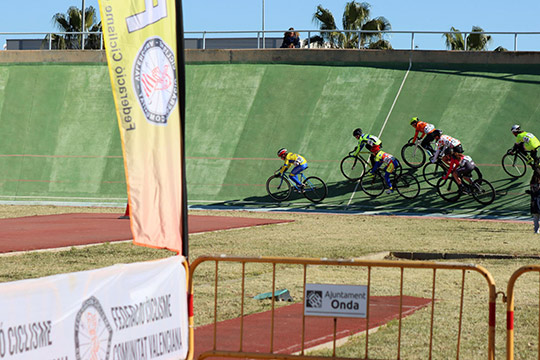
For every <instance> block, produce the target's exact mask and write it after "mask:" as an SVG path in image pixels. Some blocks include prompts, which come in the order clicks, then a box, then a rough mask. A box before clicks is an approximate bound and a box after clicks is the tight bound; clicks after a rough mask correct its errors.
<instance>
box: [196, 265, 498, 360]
mask: <svg viewBox="0 0 540 360" xmlns="http://www.w3.org/2000/svg"><path fill="white" fill-rule="evenodd" d="M204 262H214V263H215V267H214V312H213V318H214V321H213V346H212V350H210V351H205V352H203V353H201V354H200V355H199V356H198V359H205V358H209V357H227V358H253V359H312V360H313V359H329V358H331V359H341V358H339V357H337V356H336V342H337V341H336V340H337V339H336V331H335V328H336V326H335V325H334V334H333V339H332V344H333V345H332V354H333V355H332V356H331V357H328V356H308V355H306V354H305V344H304V341H305V318H306V316H305V315H303V320H302V321H303V324H302V334H301V336H302V343H301V351H300V352H299V353H294V354H283V353H276V352H275V351H274V347H273V344H274V337H275V330H274V329H275V325H274V324H275V297H274V296H272V297H271V298H272V300H271V326H270V327H271V329H270V347H269V351H265V352H246V351H244V350H243V338H244V317H245V316H246V314H245V312H244V297H245V266H246V264H248V263H266V264H270V265H271V266H272V292H271V294H275V293H276V265H283V264H295V265H301V266H302V267H303V286H304V292H303V294H305V289H306V278H307V268H308V266H315V265H321V266H334V267H363V268H366V270H367V284H366V285H367V314H366V322H367V323H368V324H369V321H370V314H369V307H370V306H369V302H370V289H371V286H372V284H371V270H372V268H396V269H400V273H401V276H400V289H399V304H400V305H399V306H400V310H399V319H398V338H397V344H396V346H397V358H398V359H399V358H401V334H402V322H401V318H402V311H403V308H402V304H403V297H404V294H403V284H404V276H403V272H404V269H432V270H433V279H432V287H431V292H432V296H431V322H430V324H429V326H430V339H429V358H431V357H432V352H433V325H434V309H435V301H436V300H437V299H436V298H435V288H436V281H435V279H436V274H437V271H438V270H441V269H446V270H461V272H462V276H461V295H460V296H461V298H460V305H459V323H458V325H457V326H458V332H457V339H456V354H457V358H458V359H459V353H460V344H461V334H462V326H463V324H462V320H463V301H464V286H465V285H464V284H465V273H466V272H467V271H470V272H476V273H479V274H480V275H481V276H483V277H484V278H485V280H486V281H487V286H488V288H487V291H488V294H489V304H487V305H488V306H487V307H486V308H487V309H488V311H487V313H486V318H487V320H488V334H487V335H488V344H487V347H488V349H487V358H488V359H489V360H493V359H494V358H495V309H496V305H495V301H496V290H495V282H494V280H493V277H492V276H491V274H490V273H489V272H487V271H486V270H485V269H484V268H483V267H481V266H476V265H470V264H457V263H437V262H427V261H383V260H381V261H376V260H354V259H353V260H326V259H308V258H282V257H236V256H202V257H199V258H197V259H196V260H195V261H194V262H193V263H192V264H191V266H190V274H189V275H190V276H189V289H190V296H193V289H194V282H193V276H194V273H195V271H196V269H197V268H198V266H199V265H200V264H202V263H204ZM224 262H229V263H231V262H233V263H238V264H241V266H242V277H241V290H240V294H241V295H239V296H240V298H241V304H240V326H239V334H238V335H239V341H240V343H239V348H238V351H231V350H224V349H220V348H219V347H218V345H217V343H218V339H217V323H218V321H217V319H218V279H219V270H220V269H219V264H220V263H224ZM302 296H303V298H302V302H305V299H304V295H302ZM336 321H337V320H336V318H334V324H335V323H336ZM190 325H193V324H192V323H190ZM366 329H369V326H367V327H366ZM195 336H196V335H195ZM368 339H369V330H366V332H365V350H364V352H365V354H364V358H365V359H368V358H369V341H368ZM190 345H192V344H190ZM192 351H193V349H192V346H190V353H192Z"/></svg>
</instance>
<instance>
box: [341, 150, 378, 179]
mask: <svg viewBox="0 0 540 360" xmlns="http://www.w3.org/2000/svg"><path fill="white" fill-rule="evenodd" d="M355 150H356V148H355V149H354V150H353V151H351V152H350V153H349V155H347V156H345V157H344V158H343V159H342V160H341V164H340V165H339V166H340V168H341V173H342V174H343V176H345V177H346V178H347V179H348V180H351V181H358V180H360V178H361V177H362V175H364V172H365V171H366V167H368V168H369V167H371V165H370V164H368V162H367V161H366V160H365V159H364V158H363V157H360V156H355V155H354V152H355Z"/></svg>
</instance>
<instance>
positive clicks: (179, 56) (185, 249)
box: [176, 0, 189, 259]
mask: <svg viewBox="0 0 540 360" xmlns="http://www.w3.org/2000/svg"><path fill="white" fill-rule="evenodd" d="M176 61H177V64H178V66H177V68H178V105H179V106H180V109H179V110H180V111H179V114H180V151H181V157H180V161H181V171H182V174H181V180H182V211H181V212H180V216H181V219H180V222H181V224H182V255H183V256H184V257H185V258H186V259H188V256H189V243H188V241H189V235H188V209H187V185H186V155H185V150H186V149H185V128H186V127H185V122H186V69H185V59H184V17H183V13H182V0H176Z"/></svg>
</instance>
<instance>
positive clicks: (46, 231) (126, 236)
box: [0, 214, 290, 253]
mask: <svg viewBox="0 0 540 360" xmlns="http://www.w3.org/2000/svg"><path fill="white" fill-rule="evenodd" d="M120 215H121V214H61V215H45V216H28V217H21V218H12V219H1V220H0V229H1V230H0V253H7V252H13V251H28V250H42V249H51V248H61V247H66V246H77V245H88V244H99V243H104V242H114V241H125V240H131V239H133V236H132V235H131V229H130V227H129V220H125V219H119V216H120ZM289 221H290V220H272V219H254V218H243V217H227V216H200V215H190V216H189V217H188V229H189V233H190V234H193V233H201V232H207V231H217V230H228V229H235V228H242V227H249V226H256V225H266V224H276V223H283V222H289Z"/></svg>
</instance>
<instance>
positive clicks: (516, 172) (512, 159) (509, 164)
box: [501, 148, 534, 179]
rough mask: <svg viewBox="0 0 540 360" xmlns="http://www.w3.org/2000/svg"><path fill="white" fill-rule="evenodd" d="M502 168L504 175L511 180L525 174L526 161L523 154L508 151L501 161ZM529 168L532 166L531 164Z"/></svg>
mask: <svg viewBox="0 0 540 360" xmlns="http://www.w3.org/2000/svg"><path fill="white" fill-rule="evenodd" d="M501 163H502V168H503V170H504V172H505V173H507V174H508V175H510V176H511V177H513V178H516V179H517V178H520V177H522V176H523V175H525V173H526V172H527V159H526V158H525V156H523V154H521V153H519V152H518V151H514V150H513V148H511V149H509V150H508V151H507V152H506V154H504V155H503V157H502V159H501ZM531 166H534V165H532V164H531Z"/></svg>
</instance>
